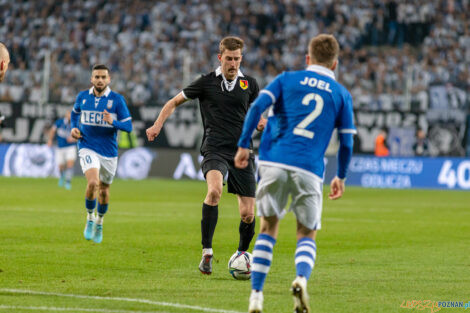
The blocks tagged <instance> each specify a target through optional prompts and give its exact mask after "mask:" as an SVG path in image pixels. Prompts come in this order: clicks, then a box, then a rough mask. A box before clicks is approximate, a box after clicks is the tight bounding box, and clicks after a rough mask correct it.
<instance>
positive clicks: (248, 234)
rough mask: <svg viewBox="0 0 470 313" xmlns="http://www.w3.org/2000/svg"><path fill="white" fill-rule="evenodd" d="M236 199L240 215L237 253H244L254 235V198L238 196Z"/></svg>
mask: <svg viewBox="0 0 470 313" xmlns="http://www.w3.org/2000/svg"><path fill="white" fill-rule="evenodd" d="M237 198H238V210H239V213H240V225H239V226H238V232H239V234H240V240H239V242H238V251H239V252H244V251H247V250H248V248H249V247H250V243H251V240H252V239H253V236H254V235H255V225H256V220H255V198H254V197H243V196H240V195H237Z"/></svg>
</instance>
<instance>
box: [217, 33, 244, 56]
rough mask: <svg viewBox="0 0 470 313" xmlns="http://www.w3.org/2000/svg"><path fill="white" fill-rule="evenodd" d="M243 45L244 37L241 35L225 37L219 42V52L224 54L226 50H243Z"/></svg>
mask: <svg viewBox="0 0 470 313" xmlns="http://www.w3.org/2000/svg"><path fill="white" fill-rule="evenodd" d="M243 45H244V43H243V39H241V38H240V37H235V36H228V37H224V38H223V39H222V40H221V41H220V43H219V53H220V54H223V53H224V51H225V50H230V51H235V50H238V49H240V51H243Z"/></svg>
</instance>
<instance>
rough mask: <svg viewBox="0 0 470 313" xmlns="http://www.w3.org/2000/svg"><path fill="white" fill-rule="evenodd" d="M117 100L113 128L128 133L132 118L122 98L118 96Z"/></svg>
mask: <svg viewBox="0 0 470 313" xmlns="http://www.w3.org/2000/svg"><path fill="white" fill-rule="evenodd" d="M119 100H120V101H119V105H118V106H117V107H116V115H117V120H113V126H114V127H116V128H117V129H119V130H123V131H125V132H128V133H130V132H131V131H132V117H131V114H130V113H129V109H128V108H127V105H126V100H124V97H122V96H119Z"/></svg>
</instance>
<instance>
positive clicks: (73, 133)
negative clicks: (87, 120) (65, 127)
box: [70, 128, 82, 140]
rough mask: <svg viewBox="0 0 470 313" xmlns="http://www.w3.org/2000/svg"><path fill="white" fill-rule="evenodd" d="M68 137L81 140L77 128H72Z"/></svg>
mask: <svg viewBox="0 0 470 313" xmlns="http://www.w3.org/2000/svg"><path fill="white" fill-rule="evenodd" d="M70 136H72V138H74V139H77V140H78V139H80V138H82V134H81V133H80V130H79V129H78V128H72V131H71V132H70Z"/></svg>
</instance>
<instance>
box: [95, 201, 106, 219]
mask: <svg viewBox="0 0 470 313" xmlns="http://www.w3.org/2000/svg"><path fill="white" fill-rule="evenodd" d="M97 211H98V214H99V215H101V216H103V215H105V214H106V212H107V211H108V204H107V203H106V204H101V203H98V210H97Z"/></svg>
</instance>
